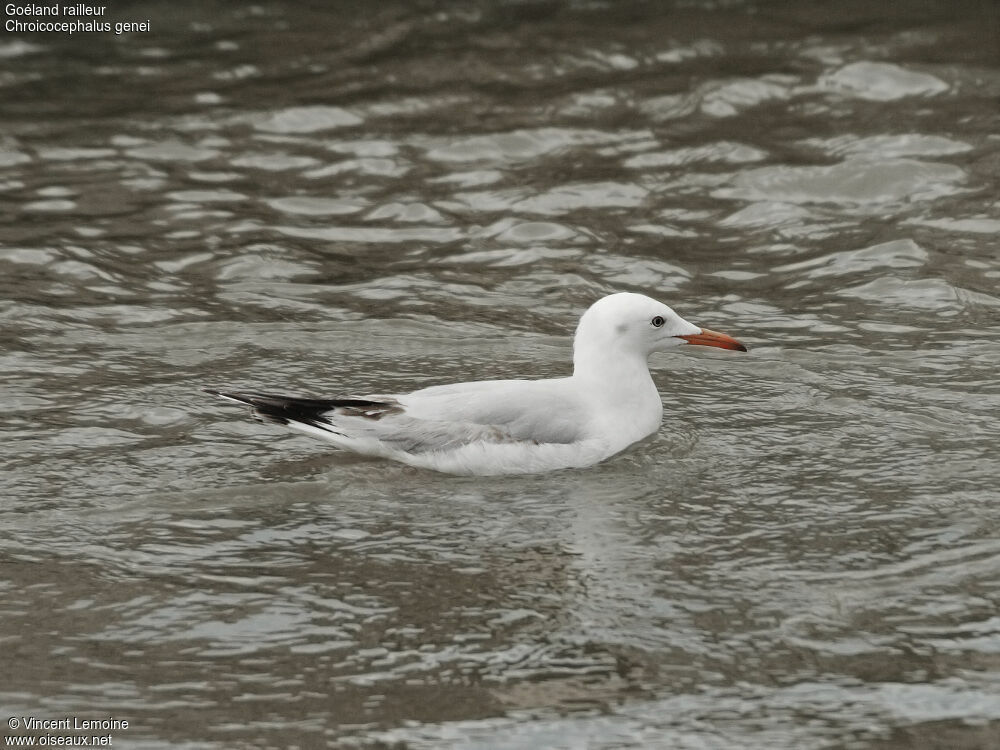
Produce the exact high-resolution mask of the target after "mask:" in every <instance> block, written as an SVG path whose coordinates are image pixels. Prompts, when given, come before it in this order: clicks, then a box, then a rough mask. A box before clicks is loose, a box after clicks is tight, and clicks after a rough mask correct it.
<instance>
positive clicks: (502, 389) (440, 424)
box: [206, 380, 585, 455]
mask: <svg viewBox="0 0 1000 750" xmlns="http://www.w3.org/2000/svg"><path fill="white" fill-rule="evenodd" d="M554 382H555V381H526V380H501V381H482V382H477V383H458V384H455V385H446V386H436V387H433V388H425V389H424V390H421V391H416V392H414V393H411V394H407V395H405V396H364V397H358V398H339V399H305V398H295V397H291V396H281V395H275V394H268V393H256V392H250V391H216V390H208V389H206V390H208V392H209V393H213V394H215V395H217V396H221V397H222V398H225V399H227V400H229V401H234V402H237V403H242V404H247V405H249V406H251V407H252V408H253V411H254V414H255V415H256V416H257V417H258V418H260V419H262V420H266V421H270V422H276V423H279V424H285V425H288V426H290V427H293V428H296V429H299V430H301V431H303V432H308V433H310V434H313V435H316V436H318V437H324V438H326V439H327V440H330V441H332V442H334V443H336V444H339V445H342V446H343V447H346V448H350V449H352V450H356V451H359V452H362V453H368V454H375V455H386V454H388V453H392V452H401V453H408V454H421V453H429V452H435V451H448V450H454V449H456V448H460V447H462V446H466V445H470V444H472V443H488V444H511V443H520V442H528V443H532V444H541V443H556V444H568V443H572V442H574V441H576V440H578V439H579V438H580V437H581V432H582V430H583V429H584V427H585V425H583V424H581V421H580V414H581V411H582V410H581V408H580V404H579V403H577V402H576V400H575V398H573V397H572V396H569V395H567V394H566V393H564V392H559V391H558V389H556V388H554V387H552V385H551V384H552V383H554Z"/></svg>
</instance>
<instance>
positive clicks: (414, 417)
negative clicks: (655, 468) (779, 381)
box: [206, 292, 746, 475]
mask: <svg viewBox="0 0 1000 750" xmlns="http://www.w3.org/2000/svg"><path fill="white" fill-rule="evenodd" d="M683 344H696V345H700V346H715V347H720V348H722V349H735V350H738V351H744V352H745V351H746V347H745V346H743V344H741V343H740V342H739V341H737V340H736V339H734V338H732V337H730V336H727V335H726V334H723V333H716V332H715V331H710V330H707V329H704V328H699V327H698V326H696V325H694V324H692V323H689V322H687V321H686V320H684V319H683V318H682V317H680V316H679V315H678V314H677V313H675V312H674V311H673V310H671V309H670V308H669V307H667V306H666V305H664V304H662V303H660V302H657V301H656V300H654V299H651V298H649V297H646V296H644V295H642V294H633V293H631V292H620V293H618V294H611V295H609V296H607V297H603V298H602V299H599V300H598V301H597V302H595V303H594V304H593V305H591V307H590V309H588V310H587V311H586V312H585V313H584V314H583V316H582V317H581V318H580V323H579V325H578V326H577V329H576V335H575V337H574V339H573V374H572V375H570V376H569V377H565V378H549V379H546V380H483V381H478V382H472V383H454V384H451V385H437V386H431V387H430V388H423V389H421V390H419V391H413V392H412V393H405V394H403V393H401V394H393V395H367V396H351V397H345V398H332V399H308V398H295V397H291V396H277V395H273V394H267V393H256V392H252V391H229V390H215V389H206V391H208V392H209V393H212V394H215V395H217V396H221V397H222V398H224V399H227V400H229V401H235V402H237V403H241V404H248V405H249V406H251V407H252V410H253V413H254V415H255V416H256V417H258V418H259V419H261V420H262V421H269V422H276V423H279V424H284V425H288V426H289V427H292V428H294V429H296V430H300V431H301V432H305V433H308V434H310V435H313V436H315V437H319V438H322V439H324V440H328V441H330V442H331V443H333V444H334V445H336V446H337V447H339V448H344V449H346V450H350V451H354V452H356V453H362V454H365V455H368V456H379V457H382V458H390V459H394V460H396V461H401V462H403V463H405V464H409V465H410V466H417V467H423V468H428V469H435V470H437V471H443V472H447V473H450V474H478V475H494V474H531V473H537V472H543V471H554V470H556V469H567V468H574V467H583V466H590V465H592V464H595V463H597V462H598V461H603V460H604V459H606V458H608V457H609V456H613V455H614V454H616V453H618V452H620V451H622V450H624V449H625V448H627V447H628V446H630V445H632V444H633V443H635V442H636V441H638V440H642V439H643V438H645V437H647V436H649V435H651V434H653V433H654V432H656V431H657V429H658V428H659V426H660V419H661V417H662V416H663V403H662V402H661V401H660V394H659V393H658V392H657V390H656V386H655V385H654V383H653V379H652V377H650V374H649V365H648V362H647V360H648V358H649V355H650V354H652V353H653V352H661V351H665V350H667V349H672V348H674V347H676V346H680V345H683Z"/></svg>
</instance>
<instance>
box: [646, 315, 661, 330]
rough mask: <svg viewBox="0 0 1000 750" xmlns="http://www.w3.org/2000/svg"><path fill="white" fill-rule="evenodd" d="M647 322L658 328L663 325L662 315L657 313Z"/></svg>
mask: <svg viewBox="0 0 1000 750" xmlns="http://www.w3.org/2000/svg"><path fill="white" fill-rule="evenodd" d="M649 322H650V323H652V324H653V328H659V327H660V326H662V325H663V322H664V321H663V316H661V315H657V316H656V317H655V318H653V319H652V320H651V321H649Z"/></svg>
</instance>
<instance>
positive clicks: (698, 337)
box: [573, 292, 747, 360]
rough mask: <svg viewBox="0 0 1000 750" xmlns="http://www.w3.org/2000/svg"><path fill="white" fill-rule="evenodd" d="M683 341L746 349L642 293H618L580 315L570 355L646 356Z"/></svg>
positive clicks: (684, 342)
mask: <svg viewBox="0 0 1000 750" xmlns="http://www.w3.org/2000/svg"><path fill="white" fill-rule="evenodd" d="M683 344H695V345H698V346H716V347H719V348H722V349H735V350H737V351H741V352H745V351H746V350H747V348H746V347H745V346H743V344H741V343H740V342H739V341H737V340H736V339H734V338H732V337H731V336H727V335H726V334H724V333H716V332H715V331H710V330H708V329H706V328H699V327H698V326H696V325H694V323H689V322H688V321H686V320H684V318H682V317H681V316H680V315H678V314H677V313H675V312H674V311H673V310H671V309H670V308H669V307H667V306H666V305H664V304H663V303H662V302H657V301H656V300H655V299H652V298H650V297H647V296H645V295H644V294H634V293H632V292H619V293H618V294H610V295H608V296H607V297H602V298H601V299H599V300H597V302H595V303H594V304H593V305H591V306H590V309H588V310H587V312H585V313H584V314H583V317H582V318H580V324H579V325H578V326H577V328H576V336H575V338H574V339H573V354H574V360H577V359H578V358H580V357H587V358H590V357H593V356H601V357H616V356H623V355H632V354H637V355H639V356H642V357H648V356H649V355H650V354H652V353H653V352H662V351H665V350H667V349H672V348H674V347H675V346H681V345H683Z"/></svg>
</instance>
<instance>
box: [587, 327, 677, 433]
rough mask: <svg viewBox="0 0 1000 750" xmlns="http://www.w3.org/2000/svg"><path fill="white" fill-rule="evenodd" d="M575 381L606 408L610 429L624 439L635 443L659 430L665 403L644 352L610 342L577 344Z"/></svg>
mask: <svg viewBox="0 0 1000 750" xmlns="http://www.w3.org/2000/svg"><path fill="white" fill-rule="evenodd" d="M572 379H573V381H574V382H575V383H576V384H577V386H578V387H579V388H580V389H581V390H582V391H583V392H585V393H586V394H587V396H588V398H590V399H592V400H594V401H596V402H598V403H601V404H602V405H604V409H603V410H602V412H603V414H604V415H605V421H606V422H607V423H608V424H607V425H606V426H607V428H608V429H610V430H613V431H614V432H615V433H618V434H619V435H620V437H621V439H622V440H625V439H627V440H628V442H629V443H631V442H634V441H635V440H639V439H641V438H643V437H645V436H646V435H649V434H650V433H652V432H655V431H656V430H657V429H658V428H659V426H660V419H661V418H662V416H663V402H662V401H661V400H660V394H659V392H658V391H657V390H656V385H655V383H653V378H652V377H651V376H650V374H649V365H648V363H647V357H646V355H645V354H644V353H640V352H637V351H634V350H631V351H628V350H624V349H623V348H622V347H619V346H616V345H615V344H614V343H610V342H609V343H608V344H607V345H604V346H602V345H601V344H600V343H599V342H593V341H590V342H584V343H583V344H581V343H580V342H576V344H575V345H574V348H573V378H572Z"/></svg>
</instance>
